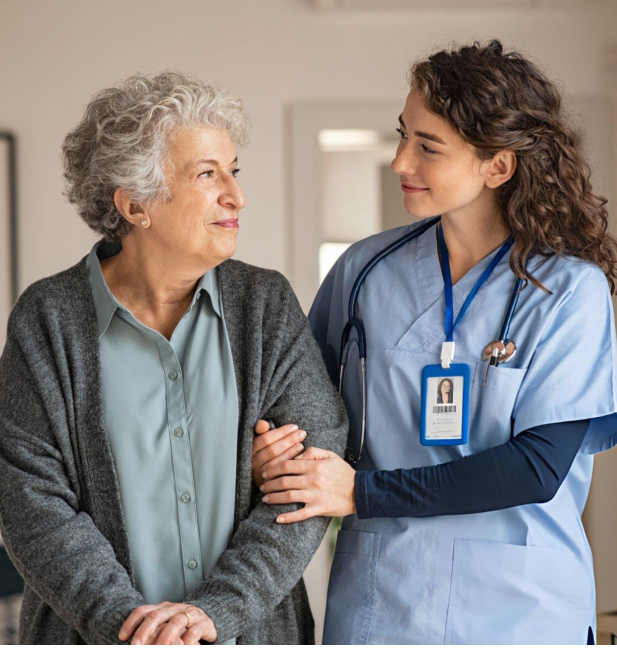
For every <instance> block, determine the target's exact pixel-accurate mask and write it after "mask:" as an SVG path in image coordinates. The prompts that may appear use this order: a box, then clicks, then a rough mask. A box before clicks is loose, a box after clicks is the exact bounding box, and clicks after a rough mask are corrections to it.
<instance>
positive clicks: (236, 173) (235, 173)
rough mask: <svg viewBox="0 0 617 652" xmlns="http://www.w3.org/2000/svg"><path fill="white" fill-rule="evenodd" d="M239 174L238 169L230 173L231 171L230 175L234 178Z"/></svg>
mask: <svg viewBox="0 0 617 652" xmlns="http://www.w3.org/2000/svg"><path fill="white" fill-rule="evenodd" d="M239 172H240V168H236V169H235V170H232V171H231V173H232V175H233V176H234V178H235V177H237V176H238V174H239Z"/></svg>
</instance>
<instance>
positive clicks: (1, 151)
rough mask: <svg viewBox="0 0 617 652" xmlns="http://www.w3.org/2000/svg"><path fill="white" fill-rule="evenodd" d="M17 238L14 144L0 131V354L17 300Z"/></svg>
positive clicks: (15, 150) (15, 144) (15, 155)
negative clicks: (9, 316)
mask: <svg viewBox="0 0 617 652" xmlns="http://www.w3.org/2000/svg"><path fill="white" fill-rule="evenodd" d="M17 235H18V224H17V141H16V137H15V135H14V134H13V133H11V132H9V131H2V130H0V350H2V348H3V347H4V340H5V335H6V321H7V319H8V315H9V312H10V311H11V308H12V307H13V304H14V303H15V301H17V296H18V288H19V279H18V273H19V272H18V262H19V261H18V248H17Z"/></svg>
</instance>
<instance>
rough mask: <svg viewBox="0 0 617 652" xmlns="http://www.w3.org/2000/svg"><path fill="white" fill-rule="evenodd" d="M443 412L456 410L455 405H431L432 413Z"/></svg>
mask: <svg viewBox="0 0 617 652" xmlns="http://www.w3.org/2000/svg"><path fill="white" fill-rule="evenodd" d="M444 412H456V405H435V406H433V414H443V413H444Z"/></svg>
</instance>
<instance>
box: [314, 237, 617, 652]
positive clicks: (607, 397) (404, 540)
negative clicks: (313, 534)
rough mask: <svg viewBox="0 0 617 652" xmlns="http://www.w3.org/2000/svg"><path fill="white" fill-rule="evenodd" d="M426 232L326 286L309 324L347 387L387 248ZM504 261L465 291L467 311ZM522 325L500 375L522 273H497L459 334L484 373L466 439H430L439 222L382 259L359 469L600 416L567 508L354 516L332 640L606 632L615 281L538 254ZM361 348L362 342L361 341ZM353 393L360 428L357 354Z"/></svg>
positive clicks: (474, 276)
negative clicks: (600, 537)
mask: <svg viewBox="0 0 617 652" xmlns="http://www.w3.org/2000/svg"><path fill="white" fill-rule="evenodd" d="M416 226H417V225H410V226H405V227H402V228H398V229H392V230H390V231H386V232H384V233H381V234H378V235H376V236H372V237H370V238H368V239H366V240H363V241H361V242H359V243H357V244H355V245H353V246H352V247H350V249H349V250H348V251H347V252H346V253H345V254H343V256H342V257H341V258H340V259H339V261H338V262H337V263H336V265H335V266H334V268H333V269H332V270H331V272H330V274H329V275H328V277H327V278H326V280H325V281H324V283H323V285H322V287H321V289H320V291H319V293H318V295H317V298H316V300H315V303H314V305H313V308H312V310H311V313H310V316H309V318H310V321H311V324H312V327H313V331H314V334H315V337H316V339H317V341H318V342H319V344H320V346H321V348H322V351H323V354H324V357H325V359H326V363H327V365H328V369H329V371H330V374H331V377H332V379H333V381H335V382H338V364H339V347H340V341H341V333H342V329H343V327H344V325H345V323H346V321H347V307H348V300H349V294H350V291H351V287H352V285H353V283H354V281H355V279H356V277H357V275H358V273H359V272H360V270H361V269H362V267H363V266H364V265H365V264H366V263H367V262H368V261H369V260H370V258H372V257H373V256H374V255H375V254H376V253H377V252H378V251H380V250H381V249H383V248H384V247H386V246H387V245H388V244H390V243H391V242H393V241H394V240H396V239H398V238H399V237H401V236H403V235H404V234H405V233H407V232H409V231H410V230H411V229H413V228H415V227H416ZM493 255H494V252H493V253H491V254H489V255H488V256H487V257H486V258H484V259H483V260H482V261H480V262H479V263H478V264H477V265H476V266H475V267H473V268H472V269H471V270H470V271H469V272H468V273H467V274H466V275H465V276H464V277H463V278H462V279H460V280H459V281H458V282H457V283H456V285H455V286H454V288H453V298H454V310H455V315H456V313H457V312H458V310H459V309H460V307H461V306H462V304H463V302H464V300H465V298H466V297H467V295H468V293H469V291H470V290H471V288H472V287H473V285H474V284H475V282H476V281H477V280H478V278H479V277H480V275H481V274H482V272H483V271H484V269H486V267H487V266H488V265H489V264H490V261H491V259H492V257H493ZM528 269H530V270H533V273H534V275H535V276H536V278H538V280H539V281H540V282H541V283H543V285H544V286H545V287H547V288H548V289H549V290H551V291H552V294H550V295H549V294H547V293H546V292H543V291H542V290H540V289H538V288H536V287H535V286H533V285H532V284H529V285H528V286H527V288H526V289H525V290H524V291H523V293H522V295H521V297H520V299H519V302H518V307H517V310H516V314H515V316H514V318H513V320H512V325H511V327H510V338H511V339H512V340H514V342H515V343H516V345H517V348H518V351H517V354H516V356H515V357H514V358H513V359H512V360H511V361H510V362H509V363H506V364H503V365H500V366H498V367H491V368H490V369H489V373H488V378H487V383H486V385H485V386H483V378H484V372H485V365H486V363H485V362H484V361H483V360H482V351H483V349H484V347H485V345H486V344H487V343H488V342H490V341H491V340H494V339H497V337H498V335H499V331H500V328H501V324H502V321H503V318H504V316H505V314H506V311H507V307H508V302H509V300H510V297H511V293H512V289H513V288H514V283H515V281H516V278H515V276H514V274H513V273H512V271H511V269H510V266H509V256H506V257H504V259H503V260H502V261H501V262H500V263H499V264H498V266H497V267H496V269H495V271H494V272H493V274H492V276H491V277H490V279H489V281H488V282H487V283H486V284H485V285H484V286H483V287H482V289H481V290H480V292H479V293H478V295H477V297H476V299H475V300H474V302H473V304H472V305H471V307H470V308H469V310H468V312H467V314H466V315H465V317H464V319H463V320H462V321H461V323H460V324H459V325H458V326H457V329H456V332H455V340H456V357H455V362H465V363H467V364H468V365H469V367H470V370H471V395H470V436H469V443H468V444H467V445H465V446H437V447H425V446H422V445H421V444H420V427H419V423H420V384H421V373H422V368H423V367H424V366H425V365H427V364H439V362H440V351H441V345H442V343H443V341H444V339H445V332H444V292H443V277H442V274H441V267H440V264H439V258H438V252H437V240H436V232H435V228H431V229H429V230H428V231H427V232H426V233H425V234H423V235H422V236H420V237H419V238H418V239H416V240H414V241H412V242H411V243H408V244H407V245H405V246H403V247H402V248H401V249H399V250H398V251H396V252H395V253H393V254H391V255H390V256H388V257H387V258H386V259H384V260H383V261H382V262H380V263H379V264H378V265H377V266H376V267H375V268H374V270H373V271H372V272H371V273H370V275H369V276H368V279H367V281H366V283H365V284H364V285H363V287H362V289H361V291H360V294H359V300H358V314H359V316H360V317H361V318H362V320H363V321H364V325H365V329H366V335H367V344H368V351H367V373H368V401H367V403H368V407H367V438H366V447H365V453H364V456H363V459H362V461H361V462H360V464H359V466H358V468H361V469H366V470H370V469H397V468H413V467H420V466H432V465H436V464H440V463H443V462H448V461H451V460H454V459H457V458H458V457H461V456H464V455H471V454H473V453H476V452H479V451H482V450H485V449H487V448H490V447H493V446H497V445H499V444H502V443H504V442H506V441H508V439H509V438H510V437H511V436H516V435H518V434H519V433H521V432H523V431H524V430H527V429H529V428H532V427H534V426H539V425H543V424H547V423H559V422H565V421H575V420H579V419H592V424H591V426H590V428H589V431H588V434H587V436H586V438H585V441H584V442H583V446H582V448H581V451H580V453H579V454H578V455H577V457H576V459H575V461H574V463H573V465H572V468H571V470H570V472H569V473H568V475H567V477H566V479H565V481H564V482H563V484H562V486H561V488H560V489H559V491H558V492H557V495H556V496H555V498H554V499H553V500H551V501H550V502H548V503H544V504H534V505H521V506H518V507H513V508H509V509H504V510H499V511H494V512H488V513H484V514H469V515H461V516H441V517H434V518H422V519H414V518H396V519H394V518H376V519H370V520H362V521H360V520H359V519H358V518H357V517H355V516H349V517H347V518H346V519H345V521H344V523H343V529H342V531H341V532H340V533H339V537H338V541H337V548H336V553H335V559H334V564H333V568H332V573H331V577H330V586H329V592H328V607H327V612H326V625H325V632H324V643H326V644H333V643H346V644H353V643H361V644H364V643H386V644H387V643H390V644H397V643H417V644H427V643H434V644H441V643H446V644H457V643H460V644H481V643H504V644H511V643H516V644H526V643H530V644H531V643H535V644H538V643H581V644H584V643H586V641H587V632H588V628H589V627H590V626H591V627H592V628H595V587H594V578H593V563H592V556H591V550H590V548H589V544H588V542H587V538H586V536H585V532H584V530H583V526H582V523H581V514H582V512H583V508H584V506H585V501H586V499H587V495H588V491H589V485H590V481H591V471H592V465H593V457H592V455H591V454H592V453H595V452H599V451H601V450H605V449H607V448H610V447H611V446H614V445H615V444H617V386H616V382H615V369H617V345H616V342H615V327H614V320H613V307H612V302H611V296H610V291H609V287H608V283H607V281H606V278H605V276H604V274H603V272H602V271H601V270H600V269H599V268H598V267H597V266H595V265H593V264H590V263H586V262H582V261H579V260H576V259H573V258H561V257H553V258H550V259H545V258H542V257H539V256H536V257H534V258H532V259H530V260H529V261H528ZM350 346H351V347H354V349H355V348H357V347H356V345H355V342H353V341H352V343H351V344H350ZM343 398H344V400H345V403H346V405H347V409H348V412H349V417H350V421H351V424H352V427H353V428H355V429H356V432H359V427H360V410H361V386H360V372H359V364H358V357H357V355H356V351H355V350H352V351H351V352H350V356H349V363H348V368H347V371H346V375H345V387H344V392H343Z"/></svg>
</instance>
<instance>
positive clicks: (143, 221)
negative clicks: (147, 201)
mask: <svg viewBox="0 0 617 652" xmlns="http://www.w3.org/2000/svg"><path fill="white" fill-rule="evenodd" d="M148 224H150V222H148V220H142V221H141V225H142V226H148Z"/></svg>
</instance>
